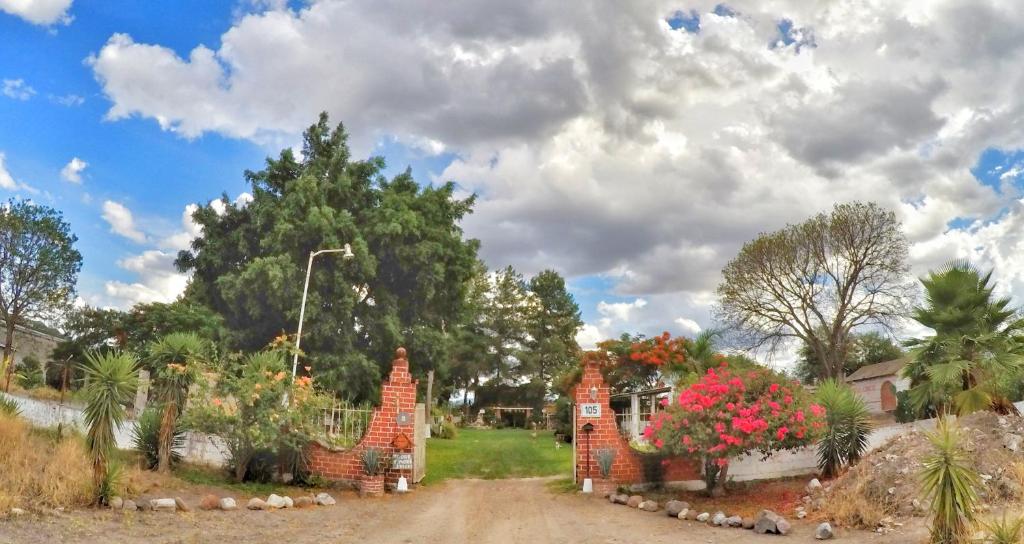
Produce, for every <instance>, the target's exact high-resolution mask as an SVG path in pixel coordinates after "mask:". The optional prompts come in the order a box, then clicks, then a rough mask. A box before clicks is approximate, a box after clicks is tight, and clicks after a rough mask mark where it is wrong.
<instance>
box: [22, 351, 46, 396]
mask: <svg viewBox="0 0 1024 544" xmlns="http://www.w3.org/2000/svg"><path fill="white" fill-rule="evenodd" d="M17 379H18V385H19V386H21V387H22V388H24V389H35V388H37V387H41V386H43V385H44V384H45V383H46V373H44V372H43V364H42V363H40V362H39V359H36V358H35V357H33V356H32V355H29V356H26V357H25V358H24V359H22V361H21V364H20V365H18V372H17Z"/></svg>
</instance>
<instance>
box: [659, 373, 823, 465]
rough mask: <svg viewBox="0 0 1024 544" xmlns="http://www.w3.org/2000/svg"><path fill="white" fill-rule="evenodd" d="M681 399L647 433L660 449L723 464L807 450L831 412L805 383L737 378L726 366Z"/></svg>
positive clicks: (761, 377)
mask: <svg viewBox="0 0 1024 544" xmlns="http://www.w3.org/2000/svg"><path fill="white" fill-rule="evenodd" d="M676 401H677V402H675V403H673V404H671V405H669V406H668V407H667V408H666V410H664V411H662V412H660V413H658V414H657V415H656V416H655V417H654V418H653V419H652V421H651V423H650V424H649V425H648V427H647V428H646V429H645V430H644V435H645V436H646V437H648V438H649V439H651V441H652V442H653V443H654V445H655V446H656V447H658V448H659V449H664V450H666V451H668V452H669V453H679V454H683V455H688V456H693V457H698V458H700V457H704V456H709V457H711V458H713V459H714V460H715V462H716V463H718V464H719V466H724V465H725V464H728V459H729V458H731V457H735V456H737V455H743V454H747V453H750V452H752V451H759V452H761V453H762V454H764V455H766V456H767V455H770V454H771V453H772V452H774V451H779V450H785V449H792V448H797V447H801V446H805V445H807V444H809V443H810V442H811V441H812V440H813V438H814V436H815V435H816V434H817V431H818V430H819V429H821V428H822V427H823V425H824V422H823V418H824V415H825V410H824V409H823V408H822V407H820V406H818V405H816V404H812V403H811V402H810V395H809V394H808V393H807V392H806V391H805V390H804V389H803V387H801V386H800V385H799V384H791V383H785V382H781V381H779V380H777V379H776V377H775V376H773V375H772V374H770V373H769V372H767V371H760V370H757V371H751V372H748V373H746V374H745V375H744V376H742V377H741V376H738V375H733V374H732V373H731V372H730V371H729V369H728V368H727V366H726V365H725V364H724V363H723V364H722V366H721V367H719V368H718V369H710V370H708V372H707V374H706V375H705V376H704V377H702V378H701V380H700V381H699V382H697V383H695V384H693V385H691V386H690V387H689V388H688V389H686V390H684V391H682V392H681V393H680V394H679V396H678V398H677V399H676Z"/></svg>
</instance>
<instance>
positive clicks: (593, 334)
mask: <svg viewBox="0 0 1024 544" xmlns="http://www.w3.org/2000/svg"><path fill="white" fill-rule="evenodd" d="M607 339H608V337H607V336H605V335H604V334H603V333H602V332H601V329H599V328H597V327H596V326H594V325H591V324H589V323H584V324H583V326H582V327H580V328H579V330H578V331H576V343H577V344H579V345H580V347H581V348H583V349H594V348H596V347H597V343H598V342H600V341H602V340H607Z"/></svg>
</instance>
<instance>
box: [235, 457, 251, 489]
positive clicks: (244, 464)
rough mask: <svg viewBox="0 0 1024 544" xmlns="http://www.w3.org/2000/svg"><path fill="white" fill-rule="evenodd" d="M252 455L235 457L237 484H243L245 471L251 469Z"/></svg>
mask: <svg viewBox="0 0 1024 544" xmlns="http://www.w3.org/2000/svg"><path fill="white" fill-rule="evenodd" d="M250 457H252V456H251V455H239V454H235V455H234V461H235V482H237V483H242V480H243V479H245V470H246V469H247V468H249V458H250Z"/></svg>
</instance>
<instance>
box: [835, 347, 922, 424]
mask: <svg viewBox="0 0 1024 544" xmlns="http://www.w3.org/2000/svg"><path fill="white" fill-rule="evenodd" d="M908 362H909V360H908V359H907V358H905V357H904V358H901V359H894V360H892V361H886V362H884V363H877V364H873V365H868V366H862V367H860V368H858V369H857V370H856V371H855V372H854V373H852V374H850V375H849V376H847V377H846V383H848V384H850V387H852V388H853V390H854V392H856V393H857V394H858V395H859V396H860V398H862V399H864V403H865V404H866V405H867V408H868V410H869V411H870V412H871V413H872V414H887V413H892V412H894V411H895V410H896V393H898V392H900V391H906V390H907V389H909V388H910V380H908V379H906V378H904V377H903V376H901V375H900V372H901V371H902V370H903V367H904V366H906V365H907V363H908Z"/></svg>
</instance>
